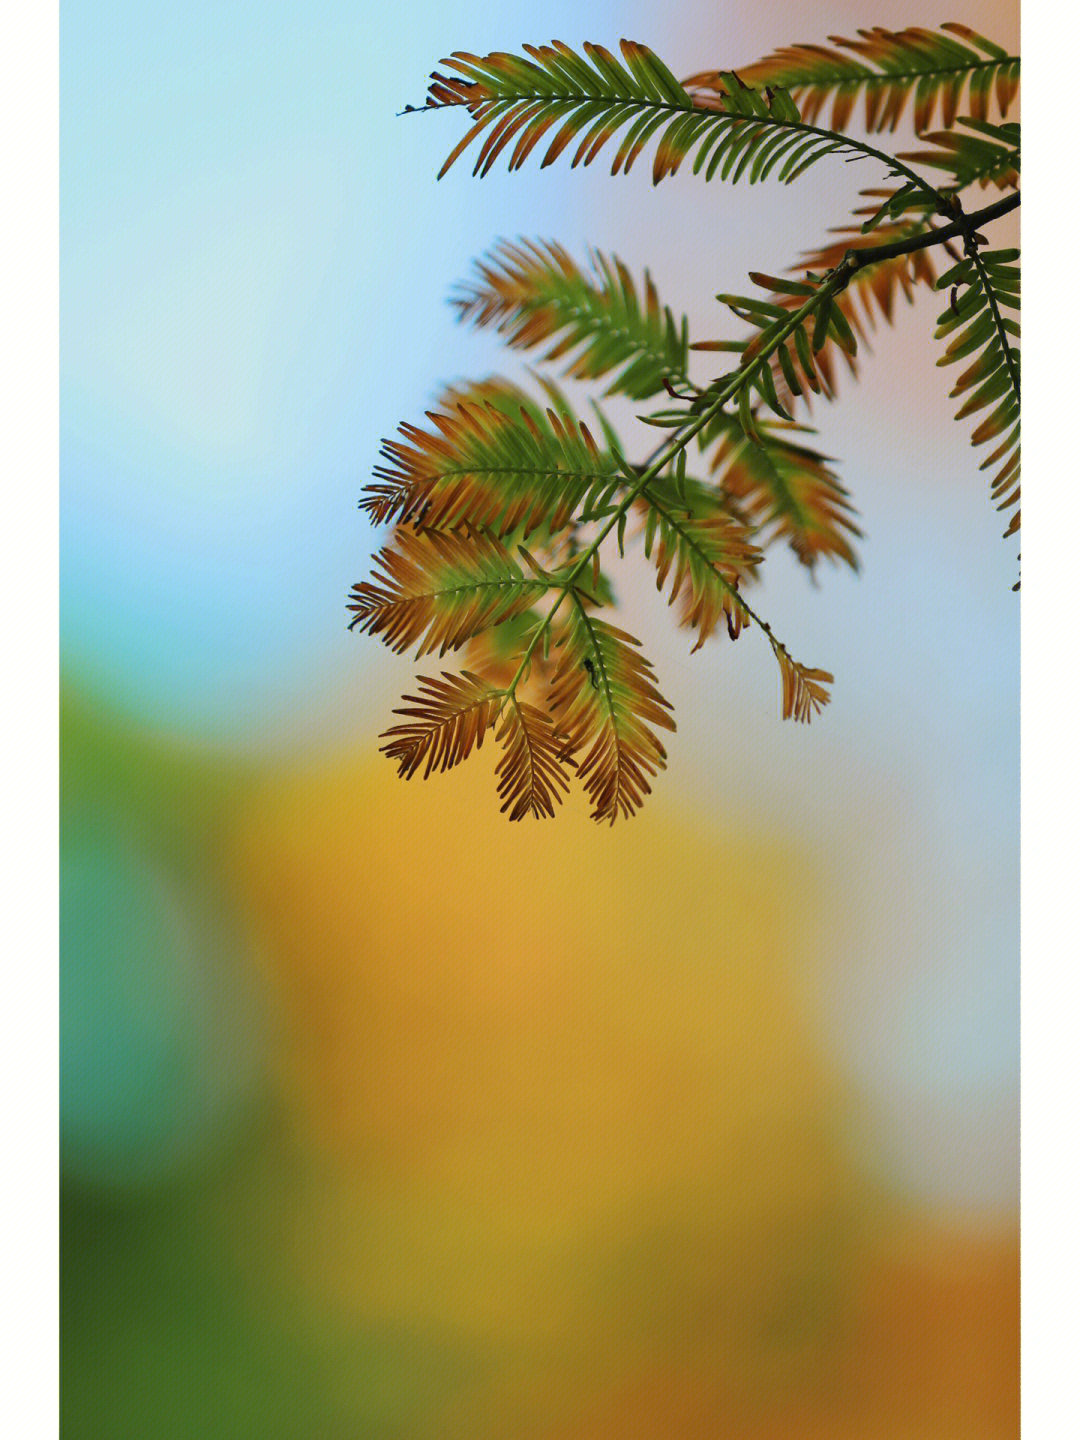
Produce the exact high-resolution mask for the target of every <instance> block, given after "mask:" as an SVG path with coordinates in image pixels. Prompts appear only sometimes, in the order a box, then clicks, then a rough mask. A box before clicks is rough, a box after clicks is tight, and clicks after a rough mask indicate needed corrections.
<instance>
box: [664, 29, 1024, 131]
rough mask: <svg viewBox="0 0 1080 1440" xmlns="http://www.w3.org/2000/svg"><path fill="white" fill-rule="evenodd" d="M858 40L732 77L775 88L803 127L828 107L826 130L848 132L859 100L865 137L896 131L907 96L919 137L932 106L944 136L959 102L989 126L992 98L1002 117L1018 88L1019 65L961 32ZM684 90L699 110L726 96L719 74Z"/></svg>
mask: <svg viewBox="0 0 1080 1440" xmlns="http://www.w3.org/2000/svg"><path fill="white" fill-rule="evenodd" d="M942 32H947V33H942ZM858 36H859V38H858V39H857V40H844V39H842V38H841V37H840V36H838V35H831V36H830V37H829V38H830V40H831V41H832V44H833V45H834V46H839V47H840V48H839V49H830V48H829V47H828V46H826V45H786V46H784V47H783V48H781V49H779V50H776V51H775V52H774V53H773V54H772V55H769V56H766V58H765V59H763V60H759V61H757V62H756V63H755V64H753V65H746V66H740V67H739V71H738V73H739V77H740V79H742V80H743V81H744V83H745V84H747V85H751V86H754V87H756V88H758V89H764V88H765V87H766V86H769V87H772V88H775V87H777V86H782V87H783V88H784V89H785V90H788V91H790V92H791V94H792V96H793V98H794V99H795V100H796V101H798V103H799V107H800V111H801V114H802V117H803V119H804V120H806V121H808V122H810V123H813V122H814V121H815V120H816V119H817V118H818V116H819V115H820V114H821V112H822V110H823V109H824V107H825V105H826V104H827V103H828V101H829V100H830V99H831V100H832V115H831V118H830V121H829V126H830V129H833V130H845V129H846V128H847V125H848V122H849V121H850V119H851V115H852V111H853V109H854V107H855V103H856V101H857V100H858V97H859V94H860V92H861V93H862V95H863V97H864V99H865V105H866V110H865V123H866V128H867V130H870V131H881V130H895V129H896V126H897V124H898V123H899V121H900V117H901V116H902V115H903V113H904V109H905V107H906V105H907V101H908V99H909V97H911V96H914V125H915V130H916V131H917V132H921V131H923V130H925V129H926V128H927V126H928V125H929V124H930V122H931V120H932V118H933V114H934V111H935V109H936V108H937V107H938V105H939V104H940V107H941V112H942V123H943V125H944V126H945V128H946V129H947V130H948V129H951V128H952V126H953V123H954V121H955V119H956V116H957V113H958V111H959V109H960V106H961V104H962V103H963V101H964V97H965V94H966V97H967V105H968V108H969V109H970V111H971V114H972V115H974V116H975V118H976V119H978V120H987V119H989V111H990V93H991V90H993V92H994V94H995V97H996V99H997V103H998V109H999V111H1000V113H1001V114H1002V115H1005V114H1006V113H1007V112H1008V109H1009V106H1010V105H1011V104H1012V102H1013V100H1014V98H1015V96H1016V92H1017V89H1018V88H1019V84H1020V57H1019V56H1015V55H1009V54H1008V52H1007V51H1005V50H1003V49H1002V48H1001V46H1000V45H995V44H994V42H993V41H992V40H986V39H984V38H983V36H981V35H977V34H976V33H975V31H974V30H971V29H969V28H968V27H967V26H966V25H959V24H946V25H942V26H941V28H940V31H933V30H924V29H923V28H922V27H921V26H916V25H912V26H909V27H908V28H907V29H904V30H886V29H884V28H883V27H882V26H880V25H877V26H875V27H874V28H873V29H872V30H860V31H859V32H858ZM845 51H850V52H852V53H850V54H845V53H844V52H845ZM683 84H684V86H685V88H686V89H687V90H689V91H690V93H691V94H692V95H693V96H694V98H695V100H696V101H698V103H701V101H702V98H703V97H707V96H708V95H710V94H712V93H715V92H716V91H717V90H725V89H726V88H727V82H726V80H725V79H724V73H723V72H722V71H715V70H712V71H706V72H703V73H701V74H698V75H692V76H691V77H690V78H689V79H688V80H685V81H684V82H683Z"/></svg>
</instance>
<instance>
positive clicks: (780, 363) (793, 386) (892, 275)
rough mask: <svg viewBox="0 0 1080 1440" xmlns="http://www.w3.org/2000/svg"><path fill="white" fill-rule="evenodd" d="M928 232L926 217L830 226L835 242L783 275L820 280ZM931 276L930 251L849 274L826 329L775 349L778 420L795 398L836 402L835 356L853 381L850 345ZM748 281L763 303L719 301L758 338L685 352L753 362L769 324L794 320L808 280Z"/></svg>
mask: <svg viewBox="0 0 1080 1440" xmlns="http://www.w3.org/2000/svg"><path fill="white" fill-rule="evenodd" d="M861 193H862V194H864V195H866V196H869V197H870V198H871V199H872V200H880V199H882V197H885V198H886V200H887V199H888V197H890V196H893V195H895V194H896V193H897V192H896V191H894V190H864V191H862V192H861ZM881 208H882V207H881V206H880V205H870V206H867V207H865V209H864V210H862V211H858V212H856V214H860V213H877V212H878V211H879V210H880V209H881ZM927 229H928V226H927V224H926V220H925V217H924V216H923V215H922V214H920V213H916V214H915V215H913V216H906V217H902V218H900V219H898V220H895V221H892V222H889V223H885V224H880V225H879V226H878V227H877V228H876V229H875V230H874V231H873V232H871V233H869V234H868V233H866V232H864V231H863V229H862V228H861V227H860V226H855V225H846V226H837V227H835V228H834V230H833V231H832V233H833V234H835V235H836V236H837V239H836V240H830V241H827V242H826V243H825V244H823V245H820V246H818V247H817V248H816V249H814V250H809V251H805V252H804V253H803V256H802V258H801V259H800V261H799V262H798V263H797V264H796V265H793V266H791V272H790V273H791V274H793V275H794V274H798V273H802V274H804V275H807V276H810V275H821V274H824V273H827V272H828V271H830V270H833V269H834V268H835V267H836V266H837V265H839V264H840V263H841V262H842V261H843V259H844V257H845V256H846V255H847V253H848V252H849V251H851V250H854V251H859V250H863V249H871V248H876V247H878V246H881V245H889V244H892V243H894V242H895V241H899V240H907V239H909V238H911V237H912V236H914V235H918V234H921V233H924V232H925V231H926V230H927ZM936 276H937V271H936V269H935V267H934V262H933V260H932V258H931V256H930V252H929V250H915V251H913V252H912V253H911V254H907V255H893V256H890V257H888V258H885V259H882V260H878V261H876V262H874V263H873V264H868V265H864V266H861V267H860V268H859V269H858V270H856V271H855V273H854V274H853V275H852V276H851V278H850V280H849V281H848V284H847V287H846V288H845V289H844V290H842V291H840V292H839V293H838V294H836V295H834V296H833V298H832V309H833V313H832V314H831V316H830V317H829V320H830V321H831V323H829V321H827V322H826V325H825V328H824V329H823V330H822V329H820V328H818V329H817V333H816V335H815V334H814V328H815V327H812V326H810V325H809V324H806V325H803V326H802V327H801V328H800V329H799V330H796V331H795V333H794V335H793V336H792V337H791V339H790V340H789V341H785V342H784V344H783V345H781V346H780V348H779V349H778V350H777V352H776V354H775V356H774V358H773V361H772V363H771V374H772V381H773V385H774V387H775V391H776V394H777V396H778V397H779V401H780V407H781V408H780V409H779V411H778V412H777V413H779V414H780V416H781V418H790V417H785V411H786V410H787V407H788V406H790V405H791V404H792V403H793V402H794V400H795V399H796V398H797V397H799V396H802V397H804V398H807V399H808V398H809V395H808V392H809V393H812V394H820V395H823V396H824V397H825V398H826V399H833V398H834V397H835V395H836V368H835V357H836V355H837V354H838V353H839V354H840V355H842V356H843V359H844V362H845V364H846V366H847V368H848V370H849V371H850V373H851V374H852V375H854V374H856V373H857V368H858V367H857V360H856V352H857V344H858V343H860V342H861V343H865V342H866V340H867V338H868V333H869V331H871V330H873V329H874V328H875V325H876V323H877V321H878V319H879V318H880V319H884V320H885V321H886V322H887V323H889V324H891V323H892V319H893V313H894V310H895V306H896V299H897V296H898V295H900V294H902V295H903V296H904V298H905V299H906V300H907V302H908V304H911V303H912V302H913V301H914V295H915V288H916V286H918V285H924V284H925V285H929V286H930V287H933V285H934V281H935V279H936ZM750 278H751V280H753V281H754V283H755V284H756V285H759V286H761V287H762V288H763V289H764V290H765V292H766V294H765V296H764V297H763V298H760V299H759V298H757V297H746V296H726V295H723V296H720V297H718V298H719V299H721V300H722V301H723V302H724V303H726V304H728V306H729V308H730V309H732V310H733V313H735V314H736V315H738V316H739V318H740V319H744V320H748V321H750V323H752V324H754V325H755V326H756V327H757V329H758V331H759V334H757V335H751V336H750V337H749V339H748V341H746V342H744V343H743V344H740V345H738V346H737V347H736V345H735V344H734V342H729V341H701V342H698V343H697V344H694V345H692V346H691V349H694V350H710V349H724V350H727V349H735V348H738V349H739V350H741V351H744V353H746V354H747V355H748V356H749V357H751V358H752V357H753V355H754V354H755V353H756V351H757V350H758V349H760V346H761V342H762V339H763V338H764V336H763V335H762V334H761V333H760V332H761V331H762V330H764V329H766V328H767V326H768V325H769V324H771V323H773V322H774V321H776V320H778V319H781V318H782V317H784V316H786V315H791V314H794V312H795V311H796V310H798V309H799V307H800V306H801V305H802V304H803V303H804V301H805V300H806V298H807V296H808V295H810V294H812V293H813V290H814V285H813V284H812V283H811V282H810V281H809V280H807V281H798V280H793V279H788V278H784V277H777V276H772V275H762V274H759V273H757V272H756V271H755V272H751V275H750ZM732 302H734V303H732ZM838 317H839V318H838ZM758 388H759V393H761V391H760V387H758ZM771 408H773V409H774V410H776V409H777V407H776V406H772V407H771Z"/></svg>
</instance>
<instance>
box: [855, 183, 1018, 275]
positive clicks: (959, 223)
mask: <svg viewBox="0 0 1080 1440" xmlns="http://www.w3.org/2000/svg"><path fill="white" fill-rule="evenodd" d="M1019 206H1020V192H1019V191H1017V192H1016V193H1015V194H1014V195H1006V196H1004V198H1003V199H1001V200H995V201H994V203H993V205H987V207H986V209H985V210H976V211H975V213H974V214H973V215H963V216H961V218H960V219H959V220H953V221H952V222H951V223H950V224H948V225H942V226H941V227H940V229H937V230H926V231H924V232H923V234H921V235H912V236H910V237H909V238H908V239H907V240H893V241H892V242H891V243H890V244H888V245H865V246H860V247H859V248H858V249H853V250H849V251H848V252H847V255H846V257H845V263H846V264H847V268H848V273H849V274H850V275H854V273H855V271H856V270H862V269H863V268H864V267H865V266H867V265H876V264H877V263H878V261H879V260H891V259H892V258H893V256H895V255H910V254H911V253H912V252H913V251H915V250H927V249H929V248H930V246H931V245H944V244H945V242H946V241H947V240H955V239H956V238H957V237H958V236H959V237H962V238H964V239H965V240H966V239H967V237H968V236H969V235H970V234H972V232H973V231H976V230H978V228H979V226H980V225H983V224H985V223H986V222H987V221H990V220H997V219H999V218H1000V217H1001V216H1002V215H1007V214H1008V213H1009V211H1010V210H1016V209H1018V208H1019Z"/></svg>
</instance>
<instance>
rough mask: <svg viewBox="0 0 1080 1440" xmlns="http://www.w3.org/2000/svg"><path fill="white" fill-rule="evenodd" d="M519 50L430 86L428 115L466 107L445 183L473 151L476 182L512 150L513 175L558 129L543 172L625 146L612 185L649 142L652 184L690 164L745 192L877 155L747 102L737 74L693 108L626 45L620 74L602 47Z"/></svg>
mask: <svg viewBox="0 0 1080 1440" xmlns="http://www.w3.org/2000/svg"><path fill="white" fill-rule="evenodd" d="M523 48H524V49H525V52H526V54H525V56H520V55H509V54H507V53H505V52H503V51H496V52H495V53H493V54H491V55H487V56H483V57H481V56H478V55H471V54H469V53H468V52H466V51H461V50H458V51H455V52H454V54H453V55H451V56H450V57H449V58H447V59H446V60H444V61H443V62H442V63H443V64H444V65H446V66H447V67H449V68H450V69H453V70H455V71H457V72H458V73H457V74H456V75H453V76H446V75H442V74H439V73H436V74H434V75H433V76H432V82H431V87H430V89H429V91H428V97H427V108H429V109H433V108H440V107H444V106H454V105H460V106H464V107H465V108H466V109H467V110H468V112H469V114H470V116H471V117H472V121H473V123H472V125H471V126H470V128H469V130H468V131H467V132H466V133H465V135H464V136H462V138H461V139H460V140H459V141H458V143H457V144H456V145H455V146H454V148H453V150H451V152H450V154H449V155H448V156H447V158H446V160H445V162H444V164H443V167H442V169H441V170H440V171H439V178H440V179H441V178H442V177H443V175H445V174H446V172H447V171H448V170H449V169H450V167H451V165H453V163H454V162H455V160H457V159H458V158H459V156H461V155H462V154H463V153H464V152H465V151H466V150H467V149H468V148H469V146H471V145H472V144H474V142H477V141H480V142H481V143H480V148H479V151H478V153H477V157H476V162H475V164H474V167H473V174H474V175H486V174H487V173H488V171H489V170H490V169H491V167H492V166H493V165H494V164H495V161H496V160H497V159H498V158H499V156H500V155H501V154H502V153H503V152H504V151H505V150H506V149H507V148H508V147H509V146H510V144H511V142H513V149H512V150H511V151H510V159H509V166H510V169H511V170H517V169H520V168H521V166H522V165H524V163H525V161H526V160H527V159H528V158H529V156H530V155H531V154H532V152H533V150H534V149H535V148H536V147H537V146H538V145H539V143H540V141H541V140H543V139H545V137H549V132H551V131H552V130H553V129H554V127H555V126H556V125H558V129H555V130H554V135H553V136H552V137H550V138H548V142H547V148H546V150H545V151H544V156H543V159H542V161H541V167H544V166H547V165H551V164H553V163H554V161H555V160H557V159H558V158H559V156H560V155H562V154H563V152H564V151H566V150H568V148H569V147H570V145H571V144H572V143H573V142H574V141H577V145H576V148H575V149H574V150H573V153H572V158H571V160H570V164H571V166H576V165H591V164H592V162H593V161H594V160H595V159H596V157H597V156H598V155H599V154H600V151H601V150H603V149H604V148H605V146H607V145H608V144H609V142H611V141H613V140H614V139H615V137H616V136H618V135H621V136H622V139H621V143H620V144H619V147H618V149H617V150H616V152H615V158H614V160H613V161H612V165H611V173H612V174H613V175H617V174H619V172H620V171H622V172H623V173H628V172H629V170H630V168H631V166H632V165H633V163H634V161H635V160H636V159H637V157H638V156H639V155H640V154H641V151H642V150H643V149H644V148H645V146H646V145H647V144H648V143H649V142H650V141H651V140H653V139H656V142H657V143H656V150H655V153H654V158H653V181H654V183H659V181H661V180H663V179H664V178H665V177H666V176H668V175H674V174H675V172H676V171H677V170H678V169H679V167H680V165H681V164H682V162H683V161H684V160H685V159H687V158H688V157H689V156H690V155H691V154H693V155H694V167H693V168H694V173H695V174H699V173H700V174H701V175H702V176H703V178H704V179H706V180H711V179H712V178H713V177H714V176H719V178H720V179H723V180H732V181H735V180H738V179H740V178H741V177H742V176H743V175H746V177H747V179H748V180H750V181H751V183H752V182H754V181H755V180H763V179H765V178H766V176H767V175H769V174H770V173H772V172H773V171H774V170H775V172H776V177H777V178H778V179H779V180H782V181H785V182H788V181H791V180H794V179H795V178H796V177H797V176H799V175H802V174H803V173H804V172H805V171H806V170H808V169H809V168H810V166H811V165H813V164H815V163H817V162H818V161H819V160H823V159H824V158H825V156H826V155H834V154H845V155H857V154H875V153H878V152H875V151H874V150H873V149H872V147H869V146H867V145H864V144H862V143H860V142H859V141H857V140H855V139H853V138H850V137H846V136H842V135H835V134H829V133H828V132H825V131H821V130H818V129H816V128H815V127H814V126H811V125H806V124H804V123H803V122H802V119H801V117H800V114H799V110H798V107H797V106H796V105H795V102H794V101H793V100H792V98H791V96H790V95H789V94H788V93H787V91H786V90H784V89H781V88H778V87H775V88H774V87H769V88H768V90H767V92H766V90H761V91H757V90H754V89H752V88H750V87H748V86H747V85H745V84H744V83H743V81H742V80H741V78H740V77H739V76H738V75H736V74H735V73H734V72H717V73H716V75H715V76H714V77H713V81H714V83H713V84H712V87H711V93H710V97H709V100H708V103H703V104H696V103H695V100H694V98H693V97H692V96H691V95H690V94H689V93H688V92H687V90H685V89H684V88H683V86H682V85H680V84H679V82H678V81H677V80H676V79H675V77H674V75H672V73H671V71H670V70H669V69H668V68H667V66H666V65H665V64H664V63H663V61H662V60H660V59H659V57H658V56H656V55H654V54H653V53H652V51H651V50H649V49H647V47H646V46H644V45H637V44H635V43H633V42H632V41H629V40H623V41H621V42H620V47H619V48H620V51H621V53H622V57H623V61H624V62H625V64H620V63H619V61H618V60H617V59H616V58H615V56H614V55H612V53H611V52H610V51H609V50H606V49H605V48H604V46H602V45H590V44H586V45H584V46H583V47H582V49H583V51H584V54H583V55H578V54H576V53H575V52H574V51H573V50H571V49H570V47H569V46H568V45H563V44H562V43H561V42H559V41H553V42H552V44H551V45H539V46H537V45H526V46H524V47H523ZM481 137H483V138H482V140H481Z"/></svg>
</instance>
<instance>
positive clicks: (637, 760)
mask: <svg viewBox="0 0 1080 1440" xmlns="http://www.w3.org/2000/svg"><path fill="white" fill-rule="evenodd" d="M558 645H559V647H560V648H559V660H558V666H557V668H556V671H555V676H554V679H553V680H552V686H551V708H552V710H553V711H554V714H555V720H556V723H557V724H558V726H559V728H560V730H562V731H563V732H564V733H565V734H566V736H567V737H568V746H569V748H570V749H571V750H572V751H573V752H575V758H577V768H578V777H579V779H581V780H582V781H583V782H584V785H585V793H586V794H587V795H588V797H589V800H590V802H591V804H592V806H593V813H592V818H593V819H594V820H606V821H609V822H610V823H614V822H615V820H616V819H617V818H618V816H619V815H624V816H629V815H632V814H633V813H634V811H635V810H637V809H638V807H639V806H640V805H641V804H642V802H643V801H644V799H645V796H646V795H648V793H649V780H648V777H649V776H651V775H655V774H656V773H657V771H658V770H663V769H664V766H665V764H666V763H667V752H666V751H665V749H664V747H663V745H661V743H660V741H659V739H658V738H657V736H656V734H655V732H654V731H653V730H652V729H650V726H652V725H658V726H660V727H661V728H662V729H665V730H674V729H675V722H674V720H672V718H671V715H670V713H669V712H670V710H671V706H670V705H669V704H668V702H667V701H666V700H665V699H664V697H663V696H662V695H661V694H660V692H659V690H657V688H656V685H655V683H654V679H655V677H654V675H653V669H652V666H651V665H650V664H649V662H648V660H646V659H645V657H644V656H643V655H642V654H641V652H640V649H639V648H638V647H639V645H640V642H639V641H637V640H635V639H634V637H633V636H632V635H628V634H627V633H626V632H625V630H617V629H616V628H615V626H614V625H609V624H608V623H607V622H606V621H604V620H601V619H599V618H598V617H597V616H595V615H590V614H589V613H588V611H587V609H586V607H585V605H584V603H583V602H582V601H581V600H580V598H579V597H576V596H575V597H574V600H573V605H572V607H571V613H570V618H569V621H568V622H567V624H566V625H565V626H564V627H563V629H562V632H561V634H560V636H559V639H558Z"/></svg>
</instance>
